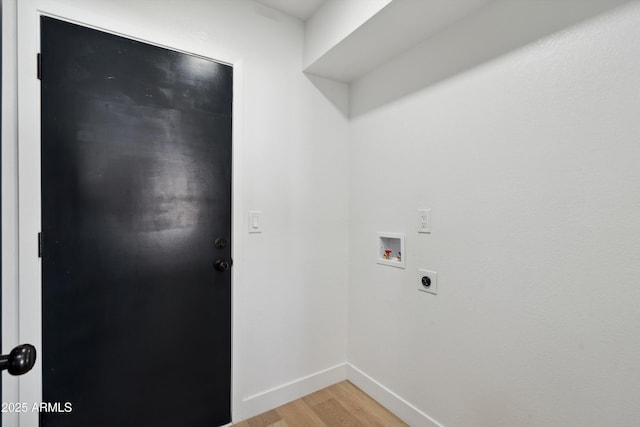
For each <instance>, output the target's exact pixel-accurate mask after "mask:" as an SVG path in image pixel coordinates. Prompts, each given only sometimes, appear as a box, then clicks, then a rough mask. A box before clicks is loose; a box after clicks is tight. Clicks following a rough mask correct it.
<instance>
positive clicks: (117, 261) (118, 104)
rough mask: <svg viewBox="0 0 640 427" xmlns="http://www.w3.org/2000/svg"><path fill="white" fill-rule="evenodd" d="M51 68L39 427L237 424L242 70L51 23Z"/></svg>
mask: <svg viewBox="0 0 640 427" xmlns="http://www.w3.org/2000/svg"><path fill="white" fill-rule="evenodd" d="M41 54H42V56H41V79H42V81H41V94H42V95H41V130H42V132H41V135H42V140H41V153H42V154H41V162H42V182H41V186H42V235H41V249H42V252H41V255H42V352H41V354H42V373H43V401H45V402H57V403H60V404H61V405H60V406H59V407H58V408H57V409H59V410H56V411H50V412H49V411H47V412H42V413H41V425H43V426H58V425H64V426H84V425H104V426H108V425H109V426H111V425H123V426H126V425H131V426H134V425H136V426H137V425H158V426H162V425H167V426H169V425H189V426H205V425H206V426H210V425H222V424H226V423H228V422H230V399H231V397H230V391H231V390H230V389H231V265H232V261H231V250H232V241H231V173H232V171H231V162H232V158H231V153H232V143H231V141H232V136H231V133H232V131H231V130H232V117H231V111H232V99H233V90H232V87H233V81H232V78H233V69H232V67H230V66H229V65H225V64H221V63H218V62H214V61H211V60H207V59H204V58H200V57H196V56H193V55H188V54H184V53H180V52H176V51H172V50H168V49H164V48H160V47H157V46H152V45H148V44H145V43H141V42H138V41H134V40H130V39H127V38H124V37H120V36H116V35H113V34H108V33H104V32H100V31H97V30H94V29H90V28H86V27H82V26H79V25H75V24H71V23H68V22H64V21H60V20H57V19H54V18H49V17H42V18H41ZM66 403H69V404H70V406H69V405H65V404H66ZM69 407H70V408H71V410H67V409H68V408H69Z"/></svg>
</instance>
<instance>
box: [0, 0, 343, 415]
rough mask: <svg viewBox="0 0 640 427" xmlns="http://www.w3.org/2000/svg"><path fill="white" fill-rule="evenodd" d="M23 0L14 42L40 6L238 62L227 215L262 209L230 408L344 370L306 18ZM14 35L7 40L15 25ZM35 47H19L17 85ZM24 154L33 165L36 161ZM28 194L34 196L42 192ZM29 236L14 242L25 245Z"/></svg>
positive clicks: (28, 31)
mask: <svg viewBox="0 0 640 427" xmlns="http://www.w3.org/2000/svg"><path fill="white" fill-rule="evenodd" d="M18 7H19V13H20V17H19V18H18V22H19V24H20V25H22V27H20V28H18V32H19V34H20V35H21V36H22V35H25V37H23V40H25V39H32V38H33V39H34V40H35V24H32V23H33V22H35V21H34V20H33V19H34V18H33V16H32V15H34V13H35V9H36V8H40V9H41V10H44V11H47V12H51V13H55V14H58V15H61V16H63V17H66V18H71V19H74V20H79V21H81V22H84V23H87V24H90V25H92V26H97V27H102V28H105V29H107V30H110V31H115V32H119V33H123V34H126V35H129V36H132V37H135V38H140V39H143V40H149V41H152V42H154V43H158V44H161V45H165V46H169V47H172V48H176V49H181V50H185V51H189V52H193V53H197V54H200V55H204V56H207V57H211V58H216V59H221V60H224V61H229V62H236V61H240V62H239V64H240V63H241V69H242V72H241V74H240V75H239V78H240V79H242V82H241V85H240V86H241V88H242V91H241V95H240V96H241V99H237V98H236V101H239V102H240V104H239V105H240V106H241V107H240V108H241V110H239V111H237V113H239V114H236V116H235V119H234V120H238V121H241V122H242V128H241V129H238V128H236V129H235V130H234V131H235V132H236V140H235V142H236V143H238V144H240V145H239V146H240V147H242V152H241V153H236V154H240V155H241V156H242V162H241V164H237V165H235V166H241V167H242V171H241V172H240V175H236V178H238V177H239V179H237V180H236V181H235V185H236V188H235V195H238V196H240V197H241V200H239V201H237V202H238V203H237V204H236V205H235V206H236V207H238V206H241V207H242V211H241V212H236V215H235V219H236V224H238V222H239V221H242V223H241V224H240V225H241V226H243V225H244V226H246V211H248V210H260V211H263V212H264V232H263V233H262V234H257V235H249V234H248V233H247V232H246V229H245V228H243V227H242V228H240V238H239V239H237V240H236V241H235V242H234V243H235V245H236V247H241V248H242V252H241V254H242V255H243V256H242V259H236V260H235V261H236V264H235V266H234V270H235V273H234V274H235V277H236V280H235V282H234V287H235V297H236V301H235V304H234V309H236V314H235V315H234V322H235V324H234V339H235V347H234V349H235V350H236V353H235V354H236V355H235V356H234V376H235V377H234V387H235V388H234V404H235V405H234V418H235V420H239V419H240V418H243V417H248V416H251V415H255V413H257V412H260V411H262V410H265V409H269V408H270V407H272V406H276V405H277V404H280V403H284V401H287V400H290V399H292V398H296V397H299V396H301V395H303V394H306V393H307V392H309V391H312V390H310V389H311V388H314V387H319V386H320V385H325V383H331V382H334V378H335V377H336V376H337V377H344V366H343V364H344V362H345V355H346V292H347V284H346V282H347V264H346V258H347V238H348V229H347V224H348V223H347V221H348V213H347V212H348V198H347V192H348V185H347V181H348V169H347V157H348V156H347V153H348V151H347V147H346V143H347V137H348V127H347V126H348V123H347V121H346V119H345V118H344V116H343V115H342V113H340V112H339V111H338V110H336V109H335V107H334V106H333V105H332V104H331V103H330V102H329V101H327V100H326V99H325V98H324V96H323V95H322V94H321V93H320V92H319V91H318V90H317V89H316V88H315V86H314V85H313V84H312V83H311V82H310V81H309V80H308V79H307V78H306V77H305V76H304V75H303V74H302V73H301V69H302V47H303V24H302V23H301V22H300V21H299V20H296V19H293V18H291V17H288V16H286V15H284V14H281V13H279V12H276V11H274V10H272V9H269V8H266V7H264V6H260V5H258V4H257V3H254V2H252V1H248V0H241V1H239V0H215V1H199V0H189V1H185V0H180V1H178V0H162V1H158V0H136V1H130V0H28V1H27V0H21V1H20V2H19V3H18ZM34 16H35V15H34ZM32 25H33V27H34V28H32V27H31V26H32ZM10 36H11V37H12V38H13V40H14V41H15V34H12V35H10ZM22 43H23V45H24V46H26V45H27V44H28V43H30V42H26V41H25V42H22ZM34 53H35V52H31V51H29V49H25V50H24V51H22V50H21V51H20V53H19V58H18V62H19V63H20V64H26V65H24V67H23V68H24V70H19V71H20V72H21V75H22V76H24V77H23V78H24V79H25V81H26V79H27V76H29V72H27V71H26V69H28V68H29V67H30V66H31V65H32V64H31V62H32V61H33V58H35V56H32V55H33V54H34ZM5 59H6V57H5ZM21 66H22V65H21ZM32 69H35V68H32ZM35 84H36V82H28V83H21V84H20V88H21V92H20V93H19V94H18V96H19V99H20V103H21V107H20V108H21V110H20V112H21V117H20V120H21V124H20V128H19V129H20V132H21V133H20V135H21V136H22V135H27V137H25V138H24V140H23V139H21V140H20V144H28V145H29V144H30V147H31V148H30V150H33V149H35V148H34V147H37V145H34V144H37V137H36V136H34V135H32V134H31V133H29V132H33V131H32V130H31V129H34V128H36V129H37V121H35V120H36V119H37V115H36V114H37V113H34V111H37V105H36V101H35V99H36V98H37V97H34V93H35V90H33V89H32V87H33V85H35ZM345 90H346V88H345ZM236 107H237V105H236ZM29 124H31V126H29ZM3 125H4V123H3ZM7 136H9V137H11V134H8V133H6V132H5V131H4V129H3V137H5V138H7ZM34 141H36V142H34ZM10 142H11V141H3V146H4V145H5V143H10ZM23 161H24V162H25V164H26V165H27V167H28V168H34V170H36V169H37V158H35V157H34V158H33V159H30V158H26V159H23ZM9 170H10V171H11V170H12V171H13V174H14V175H9V176H6V175H5V176H4V177H3V178H4V179H3V185H7V186H12V187H13V188H15V186H16V175H15V173H16V172H15V169H9ZM23 173H25V172H21V175H20V176H21V177H23V175H22V174H23ZM28 185H29V186H33V184H28ZM21 191H22V190H21ZM5 194H7V193H6V192H5V190H4V189H3V196H4V195H5ZM24 200H27V201H29V203H31V202H33V203H34V204H35V203H36V202H35V201H34V200H36V201H37V195H36V196H35V198H34V196H33V195H27V196H25V197H23V198H21V201H24ZM38 203H39V202H38ZM24 204H25V205H26V203H24ZM5 209H6V206H5ZM21 209H26V207H25V206H23V205H21ZM22 213H23V214H25V216H22V217H21V225H20V227H21V228H20V229H21V230H23V229H24V230H27V231H29V230H30V229H31V228H34V227H37V215H36V214H33V215H31V214H29V213H28V212H26V211H25V212H22ZM5 218H11V217H6V216H5ZM22 223H27V224H26V225H23V224H22ZM15 225H16V224H9V225H8V226H13V227H14V229H15ZM29 227H31V228H29ZM5 229H6V228H5ZM24 234H25V235H26V234H29V233H24ZM28 237H29V236H25V237H23V236H21V239H26V240H24V242H29V241H30V240H28ZM25 245H27V243H25ZM12 249H13V250H15V251H17V248H15V246H14V248H10V249H9V251H11V250H12ZM5 250H6V249H5ZM21 265H22V264H21ZM4 268H5V269H6V268H11V265H9V266H7V265H6V264H5V266H4ZM3 274H4V275H5V277H7V274H9V273H8V272H7V271H6V270H4V271H3ZM34 281H35V280H34ZM6 285H7V284H6V282H5V286H6ZM35 301H37V299H36V300H35ZM21 330H22V328H21ZM23 337H24V335H22V334H21V338H23ZM170 350H171V349H170V348H168V349H167V351H170ZM318 373H320V374H318ZM316 374H318V375H316ZM25 384H29V383H28V382H26V383H25ZM326 385H328V384H326ZM21 393H22V390H21Z"/></svg>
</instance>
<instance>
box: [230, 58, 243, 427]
mask: <svg viewBox="0 0 640 427" xmlns="http://www.w3.org/2000/svg"><path fill="white" fill-rule="evenodd" d="M243 66H244V63H243V61H242V60H241V59H238V60H236V61H234V62H233V112H232V117H233V118H232V120H233V130H232V131H233V146H232V150H233V151H232V153H233V154H232V156H233V164H232V194H231V202H232V216H231V218H232V230H231V233H232V234H231V243H232V245H233V246H232V248H231V251H232V254H231V257H232V259H233V267H232V269H231V274H232V276H231V420H232V421H234V420H241V419H242V405H241V402H242V384H243V382H242V377H241V374H242V369H241V360H242V359H241V355H242V353H243V351H242V347H241V341H242V340H241V339H240V337H243V336H245V335H244V325H243V323H242V321H241V320H242V319H243V318H244V317H243V315H242V314H243V312H242V308H243V306H242V301H246V300H245V299H243V298H242V295H243V294H242V289H243V286H242V283H244V282H243V276H244V275H243V273H244V266H243V262H242V260H243V259H244V255H243V254H244V245H243V242H244V239H243V237H244V230H245V229H246V228H245V227H246V223H245V222H244V220H245V215H243V214H242V213H243V212H244V207H243V200H244V197H243V195H244V182H243V179H242V178H243V176H244V169H243V153H244V143H243V141H244V122H243V118H244V110H243V108H244V92H243V90H244V68H243Z"/></svg>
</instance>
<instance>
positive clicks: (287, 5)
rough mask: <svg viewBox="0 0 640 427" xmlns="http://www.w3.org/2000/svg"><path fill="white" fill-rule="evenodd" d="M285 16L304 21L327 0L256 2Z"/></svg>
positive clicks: (267, 0) (265, 0) (262, 0)
mask: <svg viewBox="0 0 640 427" xmlns="http://www.w3.org/2000/svg"><path fill="white" fill-rule="evenodd" d="M256 1H257V2H259V3H262V4H264V5H265V6H269V7H271V8H273V9H277V10H279V11H281V12H284V13H286V14H287V15H291V16H295V17H296V18H298V19H301V20H303V21H306V20H307V18H309V17H310V16H311V15H313V13H314V12H315V11H316V10H318V8H319V7H320V6H321V5H322V4H323V3H325V2H326V1H327V0H256Z"/></svg>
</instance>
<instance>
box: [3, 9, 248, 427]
mask: <svg viewBox="0 0 640 427" xmlns="http://www.w3.org/2000/svg"><path fill="white" fill-rule="evenodd" d="M12 1H15V0H12ZM9 10H10V8H9ZM5 12H6V9H5ZM40 15H48V16H54V17H57V18H60V19H65V20H68V21H71V22H75V23H78V24H80V25H84V26H87V27H90V28H96V29H100V30H101V31H105V32H108V33H112V34H118V35H123V36H124V37H128V38H132V39H135V40H139V41H143V42H145V43H148V44H152V45H155V46H161V47H165V48H168V49H171V50H175V51H178V52H184V53H188V54H192V55H196V56H200V57H203V58H207V59H213V60H216V61H218V62H223V63H227V64H231V65H233V70H234V72H233V80H234V83H233V92H234V96H233V147H232V149H233V168H232V170H233V172H232V173H233V176H232V188H233V192H232V193H233V194H232V223H233V224H232V244H233V247H232V251H233V258H234V260H235V263H234V267H233V276H232V370H231V378H232V390H231V393H232V394H231V410H232V419H233V420H236V419H241V417H242V411H241V409H242V405H241V396H242V381H241V376H240V355H241V354H242V349H241V348H240V347H241V340H240V339H239V338H240V337H241V335H240V334H241V332H242V322H241V319H242V315H241V313H242V307H241V302H242V298H241V295H242V292H241V289H242V288H241V285H240V284H241V282H242V263H241V260H242V259H243V245H242V241H243V233H242V231H243V230H244V227H245V225H246V224H245V222H244V216H243V215H242V209H243V206H242V200H243V182H242V171H243V166H242V165H243V152H244V151H243V121H242V118H243V108H244V106H243V87H244V84H243V83H244V77H243V67H242V59H241V58H229V57H225V56H224V54H222V55H220V56H219V57H216V58H211V57H210V56H209V55H207V54H206V53H204V52H194V51H190V50H188V46H173V45H172V44H171V43H167V42H163V43H162V42H161V43H156V42H151V41H150V40H152V39H153V40H155V39H156V38H158V39H161V38H162V35H161V34H155V33H154V34H145V33H140V32H139V31H140V30H139V29H137V28H131V27H127V26H126V25H123V24H122V23H121V22H120V21H119V20H116V19H113V18H111V19H110V18H107V17H104V16H101V15H99V14H95V13H93V12H90V11H88V10H85V9H82V8H80V7H73V6H67V5H60V4H59V3H56V2H55V1H51V0H20V1H19V2H17V18H16V21H15V22H17V36H18V42H17V52H18V54H17V73H16V74H17V76H18V77H17V88H18V89H17V94H18V95H17V98H16V103H17V104H18V110H17V111H18V115H17V141H18V144H17V165H18V167H17V171H16V170H15V169H16V168H15V164H16V163H13V165H9V166H10V167H9V168H8V169H7V170H5V169H4V168H3V178H6V177H7V176H8V175H7V174H8V173H11V172H13V173H14V174H17V178H18V181H17V184H16V185H17V187H18V191H17V202H18V203H17V206H18V211H17V217H16V218H13V220H12V219H11V216H10V215H9V216H7V217H6V221H3V227H4V229H11V227H13V229H14V230H17V234H18V242H17V243H14V244H16V245H17V247H18V252H17V253H18V270H17V276H18V277H19V292H18V293H19V297H18V296H16V297H14V298H17V299H18V315H17V317H18V321H17V322H15V325H16V327H18V326H17V325H19V341H20V342H29V343H31V344H33V345H35V346H36V348H37V349H38V350H39V351H40V349H42V327H41V324H42V312H41V307H42V300H41V298H42V296H41V289H40V284H41V277H42V274H41V264H40V259H39V258H37V256H36V254H37V242H36V238H35V236H36V235H37V233H38V232H39V231H40V224H41V218H40V203H41V201H40V191H41V189H40V84H39V81H38V80H37V79H36V78H35V70H36V54H37V53H38V52H39V50H40V43H39V40H40V28H39V27H40V25H39V17H40ZM5 22H6V21H5ZM5 31H8V29H7V30H5ZM9 54H10V52H5V53H3V56H5V55H9ZM14 54H15V49H14ZM5 57H6V56H5ZM11 63H12V62H5V64H11ZM5 81H7V80H6V79H5ZM5 87H6V86H5ZM4 98H5V99H7V97H4ZM18 99H19V101H20V102H17V100H18ZM3 102H4V100H3ZM3 114H5V112H4V111H3ZM4 117H7V116H6V115H5V116H4ZM10 132H11V128H7V130H5V126H3V142H4V141H10V140H11V138H9V136H10V134H9V133H10ZM7 134H9V136H7ZM5 138H7V139H5ZM13 139H14V140H15V137H14V138H13ZM2 145H3V150H5V151H7V148H4V147H5V145H7V144H6V143H3V144H2ZM9 150H10V148H9ZM3 154H4V153H3ZM10 154H11V153H10V152H9V155H8V157H7V159H5V158H4V157H3V166H4V165H7V164H8V163H7V162H8V160H9V159H11V155H10ZM15 176H16V175H13V176H10V177H9V179H8V180H6V181H5V179H3V187H4V186H8V185H11V184H12V183H14V181H15ZM14 193H15V191H14ZM11 194H12V192H11V191H8V192H6V193H5V192H4V191H3V194H2V197H3V199H5V200H6V199H8V198H9V197H11ZM9 202H11V201H10V200H9ZM18 218H19V221H18ZM10 238H11V233H8V234H7V235H6V236H4V235H3V243H5V244H6V243H8V244H10V243H11V241H10ZM9 254H10V253H8V254H7V255H6V256H5V255H4V254H3V262H7V260H8V259H9V258H8V256H9ZM3 265H7V264H3ZM7 274H10V272H7ZM3 275H5V273H4V271H3ZM4 278H5V279H7V276H6V275H5V277H4ZM5 283H6V282H5ZM9 290H10V288H7V289H3V292H4V293H5V294H6V293H7V292H8V291H9ZM16 292H17V291H16ZM9 297H10V295H9ZM9 301H10V300H6V301H5V300H3V305H6V304H7V303H8V302H9ZM34 307H37V309H35V310H34ZM5 314H6V315H9V314H10V311H7V312H6V313H5V311H3V316H5ZM3 377H5V376H3ZM5 383H6V381H5ZM15 400H16V401H20V402H27V403H29V404H30V405H31V404H32V403H34V402H40V401H41V400H42V365H41V357H39V358H38V359H37V361H36V365H35V366H34V368H33V371H32V372H30V373H29V374H27V375H23V376H21V377H19V392H18V396H16V398H15ZM4 419H5V420H8V418H4ZM10 425H16V423H15V422H12V423H10ZM19 425H20V426H21V427H36V426H37V425H38V417H37V413H24V414H20V420H19Z"/></svg>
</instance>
